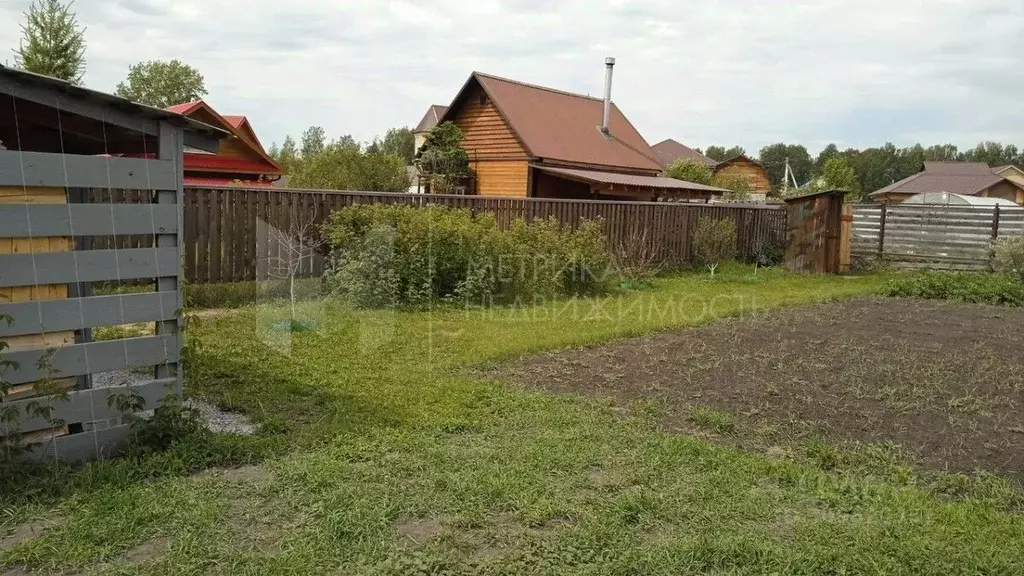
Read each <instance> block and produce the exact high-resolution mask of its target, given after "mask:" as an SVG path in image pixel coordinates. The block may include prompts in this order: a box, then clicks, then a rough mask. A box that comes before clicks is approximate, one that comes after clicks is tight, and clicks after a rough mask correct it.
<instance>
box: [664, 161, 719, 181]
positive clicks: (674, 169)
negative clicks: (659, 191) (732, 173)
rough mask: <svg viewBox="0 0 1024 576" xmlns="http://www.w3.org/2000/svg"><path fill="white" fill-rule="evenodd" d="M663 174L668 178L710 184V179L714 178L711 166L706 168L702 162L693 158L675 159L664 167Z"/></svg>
mask: <svg viewBox="0 0 1024 576" xmlns="http://www.w3.org/2000/svg"><path fill="white" fill-rule="evenodd" d="M665 176H666V177H668V178H675V179H676V180H683V181H686V182H693V183H694V184H705V185H710V184H711V181H712V180H714V178H715V175H714V173H713V172H711V168H708V167H707V165H706V164H704V163H703V162H695V161H693V160H686V159H680V160H676V161H675V162H673V163H672V164H670V165H669V167H668V168H666V169H665Z"/></svg>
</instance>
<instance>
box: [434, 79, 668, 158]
mask: <svg viewBox="0 0 1024 576" xmlns="http://www.w3.org/2000/svg"><path fill="white" fill-rule="evenodd" d="M474 83H477V84H479V85H480V87H481V88H482V89H483V90H484V92H485V93H486V94H487V96H488V97H489V98H490V99H491V101H492V102H493V103H494V106H495V107H496V108H497V109H498V112H499V113H500V114H501V116H502V117H503V118H504V119H505V122H506V123H508V126H509V129H511V130H512V132H513V133H514V134H515V135H516V136H517V137H518V138H519V140H520V142H521V143H522V144H523V147H524V148H526V150H527V153H528V154H529V155H530V156H532V157H534V158H537V159H540V160H561V161H565V162H575V163H580V164H589V165H594V166H606V167H608V168H613V169H615V168H620V169H621V168H625V169H632V170H649V171H651V172H660V171H661V164H660V161H659V160H658V155H657V153H656V152H655V151H654V150H652V149H651V147H650V145H649V144H647V141H646V140H644V137H643V136H641V135H640V133H639V132H637V130H636V128H634V127H633V125H632V124H630V122H629V120H628V119H626V116H625V115H624V114H623V113H622V111H621V110H619V108H618V106H616V105H615V103H614V102H613V103H612V106H611V118H610V120H609V128H610V130H609V132H610V133H609V134H604V133H602V132H601V130H600V126H601V119H602V116H603V114H604V101H603V100H601V99H600V98H593V97H590V96H583V95H582V94H573V93H571V92H563V91H561V90H555V89H553V88H546V87H544V86H536V85H533V84H526V83H524V82H519V81H517V80H509V79H507V78H500V77H498V76H491V75H490V74H483V73H481V72H474V73H473V74H472V75H471V76H470V77H469V80H467V81H466V84H465V85H464V86H463V87H462V90H460V91H459V94H458V95H457V96H456V97H455V100H454V101H453V103H452V105H451V106H450V107H449V108H448V111H447V112H446V113H445V115H444V118H442V119H441V121H445V120H451V119H452V118H454V116H455V114H456V113H457V110H458V108H459V105H460V104H461V102H462V101H463V100H464V99H465V97H466V95H467V94H468V91H469V89H470V88H471V87H472V86H473V85H474Z"/></svg>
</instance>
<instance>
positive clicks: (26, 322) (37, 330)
mask: <svg viewBox="0 0 1024 576" xmlns="http://www.w3.org/2000/svg"><path fill="white" fill-rule="evenodd" d="M179 308H181V300H180V299H179V298H178V292H177V291H171V292H145V293H140V294H115V295H112V296H89V297H85V298H68V299H65V300H36V301H33V302H15V303H11V304H0V314H6V315H8V316H10V317H11V318H14V323H13V324H11V325H10V326H8V325H7V323H6V322H0V338H3V337H5V336H21V335H25V334H42V333H46V332H60V331H63V330H78V329H81V328H96V327H99V326H110V325H115V324H131V323H134V322H152V321H158V320H168V319H171V318H175V317H176V314H177V312H178V309H179Z"/></svg>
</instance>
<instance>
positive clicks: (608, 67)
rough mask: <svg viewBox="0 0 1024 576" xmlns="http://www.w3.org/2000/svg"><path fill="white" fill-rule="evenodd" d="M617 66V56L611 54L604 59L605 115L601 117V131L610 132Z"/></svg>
mask: <svg viewBox="0 0 1024 576" xmlns="http://www.w3.org/2000/svg"><path fill="white" fill-rule="evenodd" d="M614 67H615V58H612V57H611V56H609V57H607V58H605V59H604V117H603V118H602V119H601V132H604V133H605V134H607V133H608V123H609V122H610V121H611V116H612V68H614Z"/></svg>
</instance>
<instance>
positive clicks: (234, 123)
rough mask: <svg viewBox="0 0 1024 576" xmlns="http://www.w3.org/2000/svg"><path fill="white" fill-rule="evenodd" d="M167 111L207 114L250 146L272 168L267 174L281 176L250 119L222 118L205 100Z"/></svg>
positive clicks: (178, 105)
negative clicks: (254, 130)
mask: <svg viewBox="0 0 1024 576" xmlns="http://www.w3.org/2000/svg"><path fill="white" fill-rule="evenodd" d="M167 110H168V111H170V112H175V113H177V114H181V115H183V116H187V115H190V114H195V113H197V112H199V111H204V112H206V113H207V114H209V115H210V116H212V117H213V118H214V119H215V120H217V121H218V123H219V124H220V125H221V127H222V128H224V129H225V130H227V131H228V132H230V134H231V135H232V136H234V137H236V138H238V139H239V140H241V141H243V142H245V143H246V144H247V145H248V148H250V149H251V150H252V151H253V152H255V153H256V155H257V156H259V157H260V159H261V160H262V161H263V162H264V163H266V164H268V168H270V170H268V171H267V172H269V173H273V174H281V173H282V172H283V170H281V167H280V166H278V165H277V162H275V161H274V159H273V158H271V157H270V155H269V154H267V152H266V150H264V149H263V145H262V144H260V141H259V139H258V138H256V133H255V132H253V130H252V127H251V126H250V125H249V119H248V118H246V117H245V116H222V115H221V114H220V113H218V112H217V111H216V110H214V109H213V107H212V106H210V105H209V104H207V103H206V102H205V101H203V100H193V101H192V102H184V103H182V104H175V105H173V106H168V107H167Z"/></svg>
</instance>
